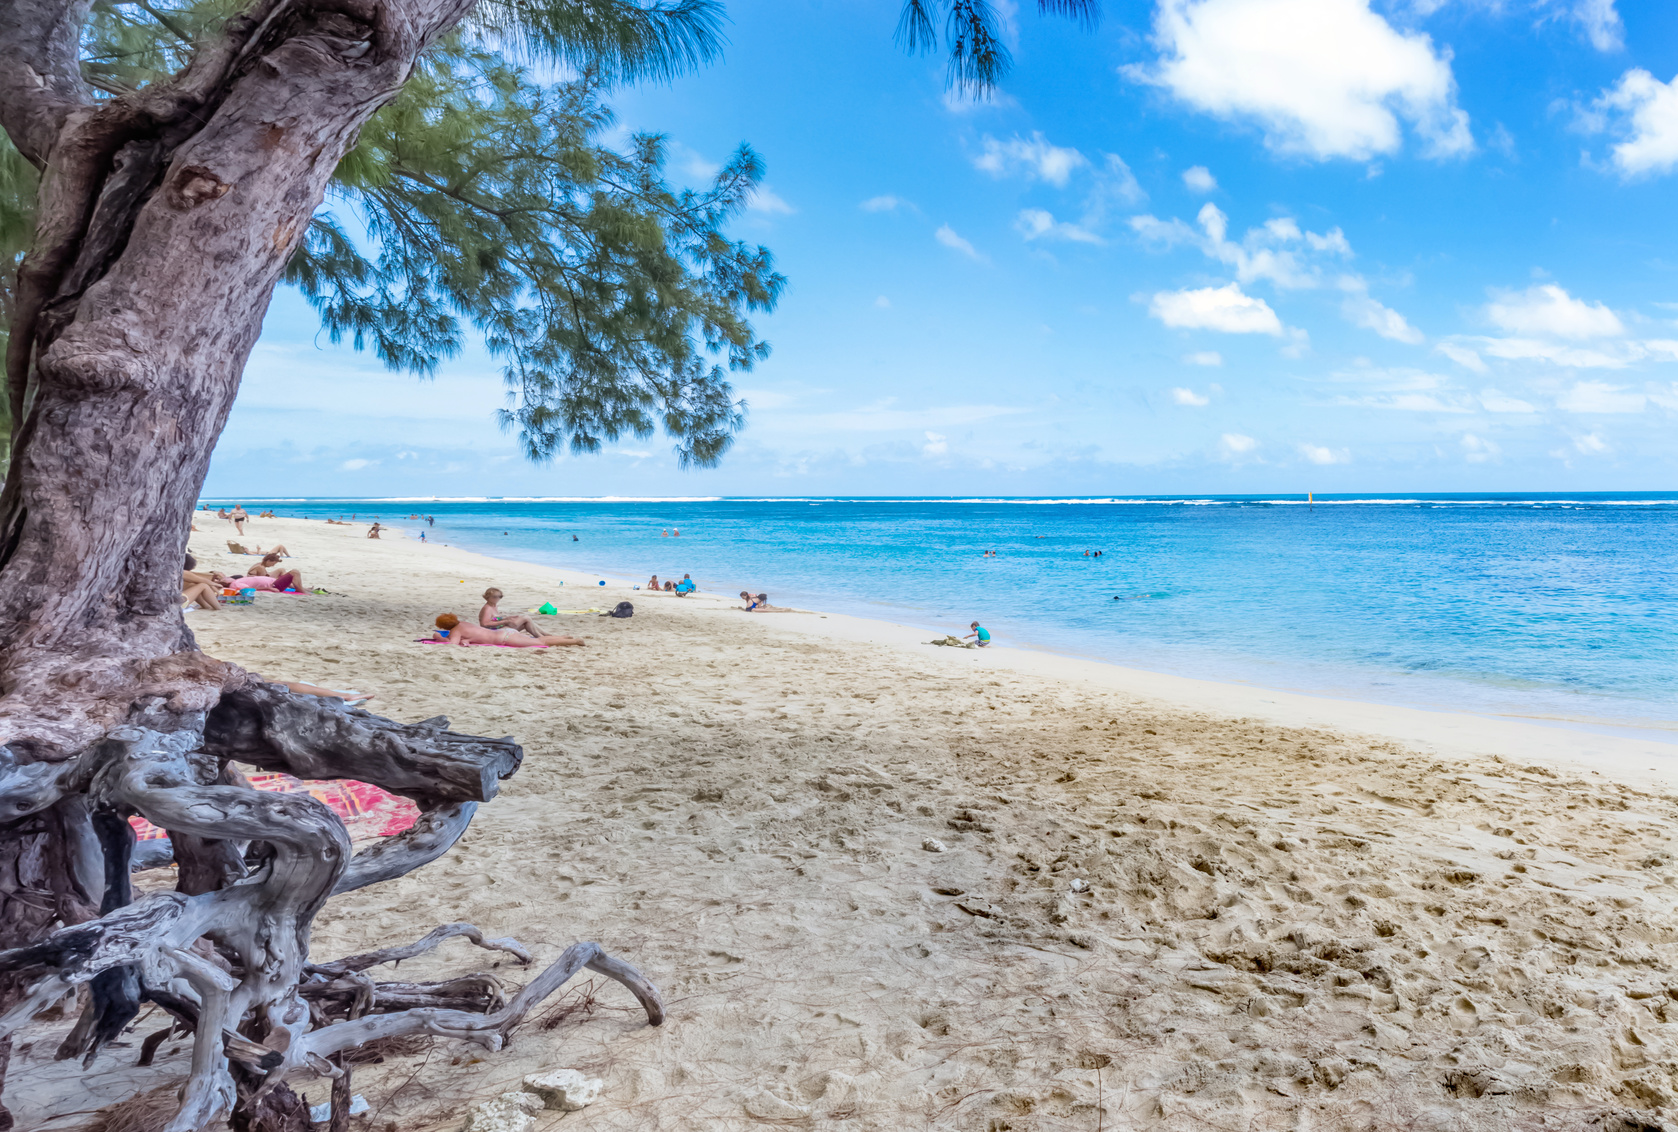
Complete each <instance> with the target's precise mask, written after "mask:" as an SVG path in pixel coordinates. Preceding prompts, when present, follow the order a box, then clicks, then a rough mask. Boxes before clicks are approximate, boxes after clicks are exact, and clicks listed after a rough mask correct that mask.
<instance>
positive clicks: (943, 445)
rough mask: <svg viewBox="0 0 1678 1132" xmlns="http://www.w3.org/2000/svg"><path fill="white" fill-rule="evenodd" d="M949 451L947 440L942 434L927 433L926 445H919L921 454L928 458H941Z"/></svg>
mask: <svg viewBox="0 0 1678 1132" xmlns="http://www.w3.org/2000/svg"><path fill="white" fill-rule="evenodd" d="M949 450H950V442H949V438H947V437H945V436H944V435H943V434H942V433H936V432H928V433H927V434H926V443H925V444H923V445H921V452H923V453H924V454H925V455H928V456H943V455H945V454H946V453H948V452H949Z"/></svg>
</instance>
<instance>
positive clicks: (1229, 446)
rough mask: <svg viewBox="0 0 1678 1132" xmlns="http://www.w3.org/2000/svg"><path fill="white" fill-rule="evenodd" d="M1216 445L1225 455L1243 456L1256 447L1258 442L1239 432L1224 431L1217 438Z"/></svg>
mask: <svg viewBox="0 0 1678 1132" xmlns="http://www.w3.org/2000/svg"><path fill="white" fill-rule="evenodd" d="M1218 445H1219V447H1221V448H1222V449H1223V450H1224V455H1226V456H1244V455H1246V454H1247V453H1248V452H1252V451H1254V450H1255V449H1256V448H1258V446H1259V442H1258V441H1256V440H1254V439H1253V438H1252V437H1250V436H1243V435H1241V434H1240V433H1239V432H1226V433H1224V434H1223V436H1222V437H1221V438H1220V439H1219V441H1218Z"/></svg>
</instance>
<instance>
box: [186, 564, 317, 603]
mask: <svg viewBox="0 0 1678 1132" xmlns="http://www.w3.org/2000/svg"><path fill="white" fill-rule="evenodd" d="M280 561H281V558H280V555H278V554H265V555H263V556H262V559H261V561H259V562H257V563H256V564H255V565H254V566H250V567H248V568H247V569H246V571H245V573H243V574H241V575H239V576H237V577H230V576H228V575H227V574H224V573H222V572H221V571H220V570H206V571H200V570H199V569H198V559H196V558H194V557H193V556H192V555H191V554H188V555H187V556H186V565H185V568H184V569H182V571H181V604H182V606H183V607H184V608H187V609H220V608H221V596H222V594H223V593H224V592H226V591H228V590H266V591H268V592H270V593H286V592H288V591H295V592H297V593H302V592H304V591H303V572H302V571H301V570H298V569H296V568H295V567H288V568H285V569H281V567H280Z"/></svg>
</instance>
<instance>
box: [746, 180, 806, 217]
mask: <svg viewBox="0 0 1678 1132" xmlns="http://www.w3.org/2000/svg"><path fill="white" fill-rule="evenodd" d="M746 210H747V211H748V212H759V213H762V214H763V215H765V216H791V215H792V214H793V213H795V212H797V211H798V210H797V209H796V208H794V207H793V206H792V205H790V204H788V203H787V202H786V201H784V200H782V199H781V198H780V197H779V196H777V195H776V194H775V190H774V189H771V188H770V187H769V186H768V185H759V186H758V187H757V188H755V189H753V190H752V195H751V196H749V197H747V198H746Z"/></svg>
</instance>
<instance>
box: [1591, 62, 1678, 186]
mask: <svg viewBox="0 0 1678 1132" xmlns="http://www.w3.org/2000/svg"><path fill="white" fill-rule="evenodd" d="M1594 110H1595V113H1594V114H1590V115H1587V116H1586V119H1585V123H1586V125H1587V127H1590V128H1596V129H1600V130H1606V131H1609V132H1610V133H1614V134H1617V135H1619V136H1620V137H1621V138H1622V139H1623V140H1621V141H1620V142H1619V143H1618V144H1617V145H1615V146H1614V148H1613V151H1612V154H1613V156H1612V157H1611V160H1612V161H1613V163H1614V167H1615V168H1617V169H1618V170H1619V171H1620V175H1621V176H1623V177H1639V176H1646V175H1654V174H1658V173H1670V172H1672V169H1673V166H1674V165H1678V76H1674V78H1673V79H1672V81H1671V82H1667V83H1663V82H1661V81H1660V80H1659V79H1657V78H1655V76H1654V75H1651V74H1650V73H1649V72H1648V71H1645V70H1644V69H1643V68H1641V67H1633V68H1632V69H1631V70H1629V71H1627V72H1626V73H1625V74H1623V75H1621V76H1620V81H1619V83H1618V84H1617V85H1616V86H1614V87H1611V88H1610V89H1608V90H1606V91H1603V93H1602V97H1601V98H1598V99H1597V100H1596V103H1595V105H1594Z"/></svg>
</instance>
